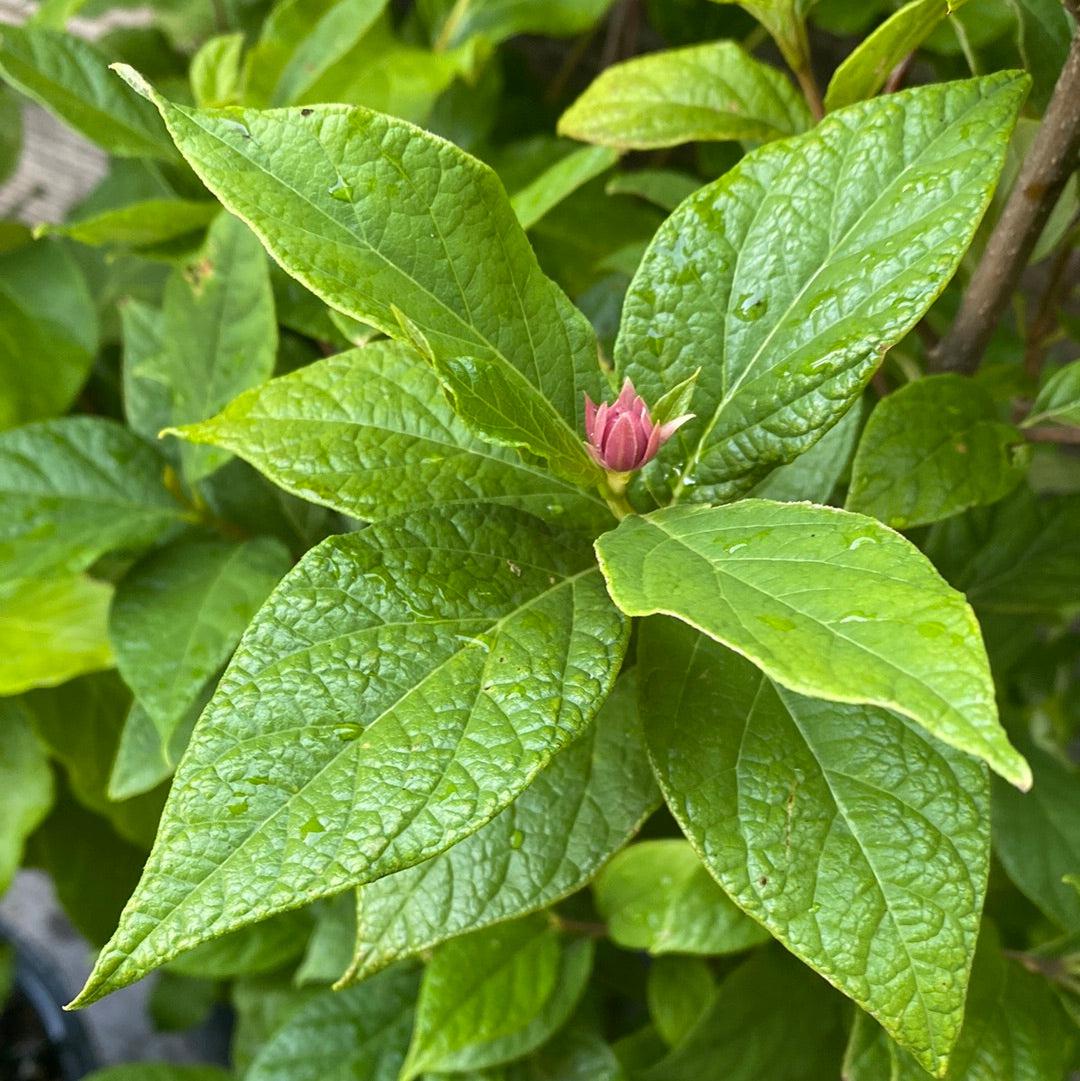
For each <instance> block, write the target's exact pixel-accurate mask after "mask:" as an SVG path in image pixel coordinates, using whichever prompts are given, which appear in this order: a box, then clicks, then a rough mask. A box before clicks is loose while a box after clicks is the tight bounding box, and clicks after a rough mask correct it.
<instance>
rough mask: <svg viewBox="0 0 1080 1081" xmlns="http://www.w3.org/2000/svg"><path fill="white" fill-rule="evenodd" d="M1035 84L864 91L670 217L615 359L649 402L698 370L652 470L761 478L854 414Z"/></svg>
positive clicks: (964, 241)
mask: <svg viewBox="0 0 1080 1081" xmlns="http://www.w3.org/2000/svg"><path fill="white" fill-rule="evenodd" d="M1026 88H1027V79H1026V77H1025V76H1022V75H1018V74H1017V73H1015V72H999V73H998V74H995V75H990V76H987V77H985V78H983V79H975V80H971V81H968V82H958V83H945V84H939V85H934V86H924V87H918V88H916V89H914V90H909V91H905V92H903V93H899V94H890V95H888V97H886V98H880V99H875V100H873V101H868V102H863V103H861V104H859V105H854V106H852V107H851V108H850V109H845V110H842V111H840V112H837V113H833V114H831V115H830V116H828V117H826V118H825V120H823V121H822V122H821V123H820V124H819V125H818V126H817V127H816V128H814V129H813V131H810V132H808V133H807V134H806V135H802V136H799V137H797V138H795V139H792V140H785V141H782V142H779V143H773V144H769V145H768V146H764V147H761V148H760V149H759V150H756V151H755V152H754V153H752V154H749V155H748V156H747V157H745V158H744V159H743V160H742V161H740V162H739V164H738V165H736V166H735V168H734V169H732V170H731V171H730V172H728V173H727V174H726V175H725V176H723V177H721V178H720V179H719V180H717V181H715V182H714V183H712V184H709V185H706V186H705V187H704V188H701V189H700V190H699V191H698V192H697V193H695V194H694V195H693V196H691V197H690V198H689V199H688V200H686V202H684V203H682V204H681V205H680V206H679V208H678V209H677V210H676V211H675V213H674V214H673V215H672V216H671V217H670V218H668V220H667V222H665V224H664V225H663V226H661V228H660V230H659V232H658V233H657V235H656V237H655V238H654V240H653V242H652V244H651V245H650V247H649V250H648V252H647V253H646V255H645V258H644V259H643V261H642V263H641V266H640V268H639V269H638V272H637V275H636V277H635V278H634V281H633V282H632V284H631V286H630V290H629V292H628V294H627V297H626V304H625V307H624V309H623V318H622V327H621V329H620V331H619V338H618V341H617V343H616V346H615V360H616V367H617V369H618V371H619V375H620V377H621V376H624V375H628V376H630V377H631V378H632V379H633V381H634V384H635V386H636V387H637V389H638V391H639V393H641V395H642V396H643V397H644V398H645V399H646V401H648V400H651V399H653V398H656V397H658V396H659V395H660V394H661V393H662V392H663V391H664V390H665V389H667V388H668V387H669V386H671V385H673V384H674V383H677V382H679V381H680V380H681V379H684V378H685V377H686V376H687V375H689V374H690V372H692V371H693V370H694V369H695V368H697V367H701V368H702V375H701V378H700V379H699V380H698V388H697V393H696V395H695V398H694V409H695V412H696V413H697V414H698V416H697V419H696V420H694V421H691V422H690V423H689V424H688V425H686V427H684V428H683V429H682V430H681V431H680V433H679V435H678V436H677V437H676V438H674V439H672V440H671V442H670V443H668V445H667V447H665V448H664V450H663V451H661V454H660V456H659V461H658V463H657V464H656V468H655V469H654V470H653V472H654V474H657V473H658V474H659V475H660V476H664V475H665V470H667V471H678V472H679V473H680V474H681V475H679V476H678V477H677V478H676V479H674V481H673V494H674V496H675V497H676V498H678V497H684V498H687V499H693V500H698V501H703V502H710V501H713V502H715V501H720V500H725V499H730V498H733V497H735V496H737V495H739V494H741V493H744V492H746V491H748V490H749V489H751V488H752V487H753V486H754V485H755V484H756V483H757V482H758V481H760V480H761V479H762V477H763V476H764V475H765V474H766V473H768V472H769V471H770V470H771V469H772V468H773V467H774V466H777V465H780V464H783V463H784V462H787V461H791V460H792V459H793V458H795V457H796V456H797V455H799V454H801V453H802V452H803V451H805V450H807V449H808V448H809V447H811V446H812V445H813V444H814V443H815V442H817V440H818V439H819V438H820V437H821V436H822V435H823V434H824V433H825V432H826V431H827V430H828V429H829V428H830V427H832V425H833V424H835V423H836V422H837V421H838V420H839V419H840V417H841V416H843V415H844V413H845V412H847V410H848V408H849V407H850V405H851V403H852V402H853V401H854V400H855V399H856V398H857V397H858V396H859V395H860V393H861V392H862V389H863V387H865V386H866V384H867V382H868V381H869V379H870V377H871V376H872V375H873V373H874V371H875V370H876V368H877V367H878V365H879V364H880V363H881V357H882V355H883V354H884V352H885V351H886V350H887V349H888V348H889V347H890V346H892V345H893V344H895V343H896V342H897V341H899V340H900V339H901V338H902V337H903V336H904V335H905V334H906V333H907V331H908V330H910V329H911V327H912V326H914V324H915V323H916V322H917V321H918V320H919V318H921V316H922V315H923V314H924V313H925V311H926V310H927V308H929V306H930V304H931V303H932V302H933V301H934V299H935V298H936V297H937V295H938V294H939V293H940V292H941V290H942V289H943V288H944V287H945V284H946V283H947V282H948V281H949V279H950V278H951V277H952V275H953V272H954V271H955V270H956V267H957V265H958V263H959V261H960V257H961V256H962V255H963V253H964V251H965V249H966V248H967V246H968V244H969V243H970V241H971V238H972V235H973V234H974V231H975V227H976V225H977V224H978V222H979V219H980V218H981V217H982V214H983V211H984V210H985V209H986V205H987V202H988V200H989V198H990V195H991V192H992V191H993V188H994V182H995V180H996V178H997V175H998V172H999V171H1000V168H1001V163H1002V160H1003V157H1004V153H1005V148H1006V145H1007V143H1008V138H1009V132H1010V130H1011V129H1012V125H1013V121H1014V120H1015V117H1016V111H1017V109H1018V108H1019V106H1020V102H1021V100H1022V99H1023V96H1024V93H1025V90H1026ZM681 463H685V464H681Z"/></svg>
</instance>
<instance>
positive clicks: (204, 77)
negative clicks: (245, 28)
mask: <svg viewBox="0 0 1080 1081" xmlns="http://www.w3.org/2000/svg"><path fill="white" fill-rule="evenodd" d="M243 54H244V35H243V34H241V33H236V34H218V35H216V36H215V37H212V38H208V39H207V40H206V41H204V42H203V44H202V45H201V46H199V51H198V52H197V53H196V54H195V55H194V56H193V57H192V58H191V66H190V68H189V69H188V81H189V82H190V83H191V93H192V96H193V97H194V98H195V104H196V105H198V106H199V107H200V108H206V107H207V106H210V107H219V106H222V105H234V104H236V102H237V101H238V100H239V98H240V94H241V91H242V89H243V82H244V75H243V66H242V58H243Z"/></svg>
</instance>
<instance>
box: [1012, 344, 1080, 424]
mask: <svg viewBox="0 0 1080 1081" xmlns="http://www.w3.org/2000/svg"><path fill="white" fill-rule="evenodd" d="M1045 421H1052V422H1054V423H1056V424H1072V425H1075V426H1077V427H1080V360H1074V361H1073V362H1072V363H1071V364H1066V365H1065V366H1064V367H1061V368H1059V369H1058V370H1057V371H1056V372H1054V374H1053V375H1052V376H1051V377H1050V378H1049V379H1048V380H1047V381H1046V383H1045V384H1044V385H1043V387H1042V389H1041V390H1040V391H1039V394H1038V397H1036V399H1035V404H1034V405H1033V406H1032V407H1031V412H1030V413H1029V414H1028V416H1027V419H1026V420H1025V421H1024V424H1023V427H1025V428H1029V427H1030V426H1031V425H1033V424H1041V423H1043V422H1045Z"/></svg>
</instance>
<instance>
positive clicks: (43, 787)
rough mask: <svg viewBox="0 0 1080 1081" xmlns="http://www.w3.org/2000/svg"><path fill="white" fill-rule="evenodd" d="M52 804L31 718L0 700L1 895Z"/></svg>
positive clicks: (2, 998)
mask: <svg viewBox="0 0 1080 1081" xmlns="http://www.w3.org/2000/svg"><path fill="white" fill-rule="evenodd" d="M52 802H53V776H52V770H51V769H50V768H49V760H48V758H47V757H46V755H45V751H44V749H43V748H42V746H41V744H40V743H39V742H38V738H37V736H36V735H35V734H34V727H33V724H32V721H31V715H30V713H29V712H28V711H27V709H26V706H25V705H24V704H23V703H22V702H21V701H20V700H19V699H17V698H0V822H3V823H4V828H3V829H2V830H0V894H3V892H4V891H5V890H6V889H7V888H8V886H9V885H11V880H12V878H13V877H14V876H15V872H16V871H17V870H18V868H19V862H20V860H21V858H22V851H23V844H24V843H25V841H26V838H27V837H29V836H30V834H31V833H33V832H34V830H35V829H36V828H37V826H38V824H39V823H40V822H41V820H42V819H43V818H44V817H45V815H46V814H47V813H48V811H49V808H50V807H51V806H52ZM5 1000H6V996H4V995H3V994H2V992H0V1001H5Z"/></svg>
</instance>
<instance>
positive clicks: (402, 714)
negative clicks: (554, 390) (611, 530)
mask: <svg viewBox="0 0 1080 1081" xmlns="http://www.w3.org/2000/svg"><path fill="white" fill-rule="evenodd" d="M625 648H626V627H625V624H624V621H623V620H622V618H621V616H620V615H619V613H618V612H617V610H616V609H615V608H614V607H613V606H612V605H611V603H610V601H609V600H608V598H607V596H606V594H605V592H604V588H603V583H602V581H601V579H600V575H599V573H598V571H597V570H596V567H595V565H594V563H593V562H592V558H591V553H590V552H589V550H588V547H587V545H586V544H585V543H584V542H583V541H581V540H578V539H576V538H574V537H572V536H569V535H563V534H556V533H553V532H550V531H549V530H547V529H546V528H545V527H544V526H543V525H542V524H541V523H540V522H539V521H538V520H537V519H535V518H531V517H529V516H528V515H523V514H521V513H519V512H511V511H507V510H502V509H500V508H495V507H488V508H485V509H483V510H467V509H462V510H458V511H456V512H452V513H447V512H443V513H440V514H438V515H432V516H427V515H416V516H412V517H407V518H403V519H398V520H397V521H395V522H394V523H392V524H388V525H375V526H371V527H369V528H367V529H365V530H363V531H362V532H360V533H354V534H349V535H346V536H344V537H335V538H331V539H329V540H327V541H326V542H324V543H323V544H322V545H320V546H319V547H318V548H315V549H314V550H313V551H311V552H309V553H308V554H307V556H305V557H304V559H303V560H301V562H300V564H299V565H298V566H297V567H296V568H295V569H294V570H293V571H292V573H291V574H289V575H288V576H287V577H286V578H285V580H284V581H283V582H282V583H281V585H280V586H278V588H277V589H276V590H275V591H274V593H273V594H272V595H271V597H270V600H269V601H268V602H267V604H266V605H265V606H264V607H263V609H262V610H261V611H260V613H259V614H258V615H257V616H256V618H255V620H254V621H253V623H252V625H251V627H250V628H249V629H248V631H247V633H246V634H245V636H244V638H243V639H242V640H241V643H240V645H239V647H238V648H237V651H236V654H235V656H234V657H233V660H232V663H231V664H230V666H229V668H228V669H227V671H226V673H225V675H224V676H223V677H222V680H221V682H220V684H219V686H218V690H217V692H216V694H215V696H214V698H213V700H212V701H211V703H210V705H209V706H208V707H207V709H206V710H205V711H204V713H203V715H202V717H201V718H200V720H199V723H198V725H197V727H196V730H195V733H194V735H193V737H192V740H191V743H190V745H189V747H188V751H187V753H186V754H185V756H184V760H183V762H182V763H181V765H180V769H179V770H178V771H177V775H176V779H175V781H174V783H173V788H172V792H171V794H170V797H169V802H168V804H167V805H166V808H165V812H164V815H163V818H162V824H161V828H160V830H159V834H158V840H157V843H156V846H155V850H154V852H153V853H152V854H151V857H150V860H149V862H148V864H147V870H146V873H145V875H144V878H143V881H142V882H141V884H140V886H139V889H138V890H137V891H136V893H135V895H134V897H133V898H132V900H131V903H130V904H129V906H128V908H127V909H126V912H125V915H124V918H123V920H122V921H121V925H120V928H119V930H118V931H117V934H116V935H115V936H114V938H113V941H112V943H111V944H110V946H109V947H107V948H106V950H105V951H104V952H103V953H102V955H101V957H100V958H99V961H98V965H97V968H96V970H95V973H94V975H93V976H92V977H91V980H90V982H89V983H88V985H87V987H86V989H85V990H84V992H83V994H82V995H81V996H80V999H79V1003H80V1005H81V1004H85V1003H87V1002H89V1001H92V1000H94V999H96V998H99V997H101V996H102V995H103V994H105V993H107V992H108V991H109V990H112V989H114V988H116V987H118V986H122V985H123V984H126V983H130V982H132V981H133V980H135V979H138V978H139V977H140V976H141V975H143V974H144V973H145V972H146V971H148V970H149V969H151V968H153V967H155V966H156V965H159V964H162V963H163V962H165V961H167V960H169V959H170V958H171V957H174V956H176V955H177V954H179V953H180V952H182V951H183V950H186V949H190V948H191V947H193V946H195V945H197V944H198V943H199V942H202V941H205V940H207V939H210V938H213V937H215V936H216V935H219V934H223V933H225V932H226V931H229V930H233V929H235V928H238V927H241V926H244V925H246V924H248V923H252V922H255V921H257V920H259V919H261V918H265V917H266V916H269V915H271V914H273V913H274V912H278V911H283V910H286V909H289V908H293V907H295V906H297V905H298V904H300V903H303V902H307V901H310V900H314V899H316V898H317V897H320V896H328V895H331V894H334V893H338V892H340V891H341V890H343V889H346V888H348V887H349V886H354V885H360V884H362V883H364V882H369V881H372V880H374V879H377V878H381V877H382V876H383V875H386V874H389V873H391V872H393V871H396V870H400V869H402V868H404V867H408V866H412V865H413V864H416V863H420V862H422V861H423V860H425V859H427V858H429V857H431V856H434V855H437V854H438V853H439V852H441V851H443V850H444V849H446V848H449V847H450V846H451V845H452V844H454V843H455V842H457V841H459V840H461V839H463V838H464V837H466V836H468V835H469V834H471V833H474V832H475V831H476V830H478V829H479V828H480V827H481V826H483V825H484V824H485V823H486V822H487V821H488V820H490V819H491V818H492V817H494V815H496V814H497V813H498V812H499V811H501V810H502V809H503V808H504V807H505V806H507V805H508V804H509V803H510V802H511V801H512V800H513V799H514V798H515V797H516V796H517V795H518V794H519V793H520V792H521V791H522V790H523V789H524V788H525V787H527V785H528V784H529V783H530V782H531V781H532V780H533V778H534V777H535V776H536V774H537V773H538V772H539V771H540V770H541V769H543V767H544V766H545V765H546V764H547V762H548V761H549V760H550V759H551V758H552V757H553V756H554V755H555V754H556V753H557V752H558V751H560V750H561V749H562V748H563V747H565V746H567V745H568V744H570V743H571V742H572V741H573V740H574V739H575V738H576V737H577V736H578V735H580V734H581V733H582V732H583V731H584V729H585V727H586V726H587V725H588V724H589V723H590V721H591V720H592V718H593V716H594V715H595V713H596V711H597V709H598V708H599V707H600V705H601V704H602V702H603V700H604V698H605V696H606V695H607V693H608V692H609V690H610V689H611V684H612V682H613V680H614V675H615V672H616V671H617V669H618V666H619V662H620V660H621V658H622V654H623V651H624V649H625ZM195 852H200V853H201V855H200V856H199V857H198V858H193V854H194V853H195Z"/></svg>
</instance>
